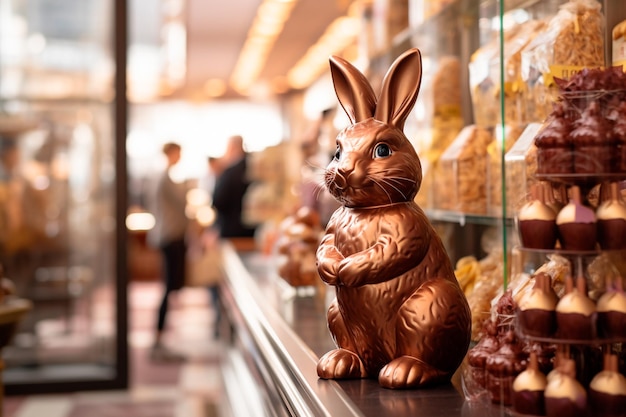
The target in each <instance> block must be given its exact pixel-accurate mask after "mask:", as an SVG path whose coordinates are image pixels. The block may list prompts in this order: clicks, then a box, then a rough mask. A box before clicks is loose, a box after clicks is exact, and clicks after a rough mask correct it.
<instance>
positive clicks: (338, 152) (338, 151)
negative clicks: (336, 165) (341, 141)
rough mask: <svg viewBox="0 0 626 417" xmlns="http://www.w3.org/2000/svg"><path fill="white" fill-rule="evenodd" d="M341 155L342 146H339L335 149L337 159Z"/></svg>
mask: <svg viewBox="0 0 626 417" xmlns="http://www.w3.org/2000/svg"><path fill="white" fill-rule="evenodd" d="M340 157H341V148H339V146H337V149H336V150H335V159H339V158H340Z"/></svg>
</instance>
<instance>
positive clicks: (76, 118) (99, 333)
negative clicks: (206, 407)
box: [0, 0, 119, 387]
mask: <svg viewBox="0 0 626 417" xmlns="http://www.w3.org/2000/svg"><path fill="white" fill-rule="evenodd" d="M112 13H113V2H112V1H109V0H58V1H54V2H50V1H45V0H36V1H27V2H24V1H18V0H7V1H2V2H0V263H1V264H2V265H3V266H4V271H5V275H6V277H7V278H9V279H11V280H12V281H13V282H14V283H15V286H16V290H17V292H18V294H19V295H20V296H22V297H24V298H27V299H29V300H31V301H32V303H33V309H32V311H31V312H30V313H29V314H28V315H27V316H26V317H25V318H24V319H23V320H22V322H21V323H20V325H19V328H18V329H17V333H16V335H15V337H14V338H13V340H12V343H11V344H10V345H9V346H7V347H6V348H5V349H4V350H3V352H2V354H3V357H4V360H5V365H6V368H5V370H4V372H3V377H4V382H5V384H6V385H7V386H8V387H10V386H11V385H14V384H16V385H19V384H22V385H24V386H27V385H29V384H37V383H55V382H67V381H73V382H81V381H90V380H101V381H105V380H111V379H113V378H116V377H117V375H116V372H117V368H116V364H117V359H118V358H117V357H116V341H117V334H116V332H117V328H116V319H117V315H118V314H119V312H118V311H116V280H117V276H116V273H117V268H116V262H117V259H116V253H115V249H116V248H115V239H116V227H117V222H116V217H115V216H116V211H115V207H116V189H115V186H116V184H115V179H116V172H115V153H114V152H115V146H114V145H115V143H114V142H115V141H114V131H115V129H114V119H113V109H112V106H113V102H112V101H111V98H112V97H113V75H114V71H113V70H114V61H113V51H112V46H113V38H112V36H113V31H112V29H113V25H114V19H113V15H112ZM107 16H108V18H107ZM9 40H10V41H9Z"/></svg>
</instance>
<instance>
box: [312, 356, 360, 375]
mask: <svg viewBox="0 0 626 417" xmlns="http://www.w3.org/2000/svg"><path fill="white" fill-rule="evenodd" d="M317 376H319V377H320V378H323V379H349V378H365V377H366V376H367V372H366V371H365V367H364V366H363V363H362V362H361V359H360V358H359V357H358V356H357V355H356V354H355V353H354V352H351V351H349V350H347V349H335V350H331V351H330V352H327V353H326V354H325V355H324V356H322V357H321V358H320V360H319V362H317Z"/></svg>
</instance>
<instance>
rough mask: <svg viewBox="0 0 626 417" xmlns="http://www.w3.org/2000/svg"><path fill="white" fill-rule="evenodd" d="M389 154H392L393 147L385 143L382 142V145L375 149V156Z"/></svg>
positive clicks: (383, 156) (379, 156) (381, 156)
mask: <svg viewBox="0 0 626 417" xmlns="http://www.w3.org/2000/svg"><path fill="white" fill-rule="evenodd" d="M389 155H391V148H390V147H389V145H387V144H385V143H381V144H380V145H378V146H376V149H374V157H375V158H385V157H387V156H389Z"/></svg>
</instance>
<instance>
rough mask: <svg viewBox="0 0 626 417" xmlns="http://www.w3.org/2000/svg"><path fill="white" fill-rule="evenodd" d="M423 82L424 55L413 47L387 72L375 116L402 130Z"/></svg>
mask: <svg viewBox="0 0 626 417" xmlns="http://www.w3.org/2000/svg"><path fill="white" fill-rule="evenodd" d="M421 82H422V56H421V54H420V51H419V50H418V49H417V48H411V49H409V50H408V51H406V52H404V53H403V54H402V55H400V56H399V57H398V58H397V59H396V60H395V61H394V62H393V64H391V67H390V68H389V70H388V71H387V74H385V78H384V79H383V86H382V90H381V94H380V99H379V102H378V106H377V107H376V114H375V115H374V118H375V119H378V120H380V121H382V122H385V123H388V124H390V125H392V126H395V127H397V128H398V129H400V130H402V129H403V128H404V122H405V121H406V118H407V116H408V115H409V113H410V112H411V109H412V108H413V106H414V105H415V100H417V94H418V93H419V90H420V83H421Z"/></svg>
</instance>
